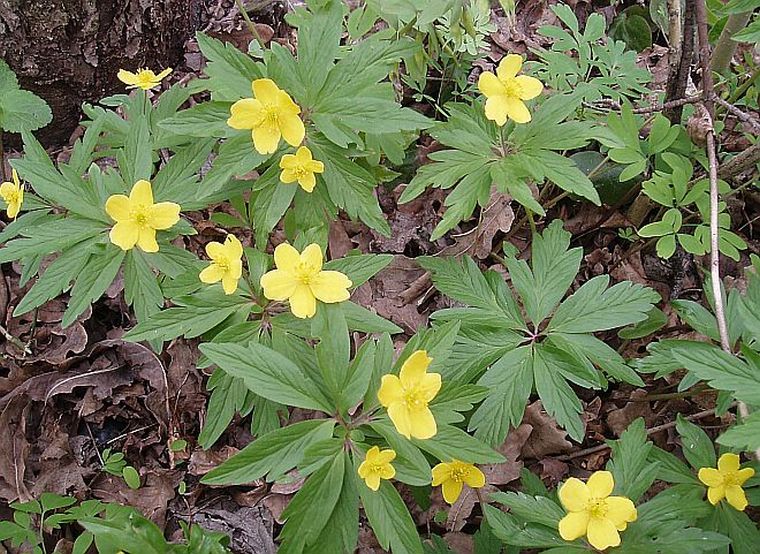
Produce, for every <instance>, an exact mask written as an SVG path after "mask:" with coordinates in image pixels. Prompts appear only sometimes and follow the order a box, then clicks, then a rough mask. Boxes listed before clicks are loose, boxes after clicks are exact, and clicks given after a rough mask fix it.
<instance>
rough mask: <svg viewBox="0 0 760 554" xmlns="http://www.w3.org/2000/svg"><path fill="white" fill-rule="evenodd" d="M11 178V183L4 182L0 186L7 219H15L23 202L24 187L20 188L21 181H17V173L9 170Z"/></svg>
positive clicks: (0, 194)
mask: <svg viewBox="0 0 760 554" xmlns="http://www.w3.org/2000/svg"><path fill="white" fill-rule="evenodd" d="M11 175H12V176H13V182H12V183H11V182H10V181H6V182H5V183H3V184H2V185H0V196H2V198H3V200H4V201H5V204H6V205H7V211H8V217H10V218H11V219H16V216H17V215H18V213H19V212H20V211H21V204H23V202H24V187H22V186H21V181H19V179H18V173H16V170H15V169H12V170H11Z"/></svg>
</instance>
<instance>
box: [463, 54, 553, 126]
mask: <svg viewBox="0 0 760 554" xmlns="http://www.w3.org/2000/svg"><path fill="white" fill-rule="evenodd" d="M521 68H522V57H521V56H519V55H517V54H508V55H507V56H504V58H503V59H502V60H501V63H499V67H498V68H497V69H496V75H494V74H493V73H491V72H490V71H484V72H483V73H481V74H480V78H479V79H478V89H480V92H482V93H483V95H484V96H485V97H486V117H487V118H488V119H490V120H491V121H495V122H496V124H497V125H500V126H501V125H504V124H505V123H506V122H507V119H511V120H512V121H514V122H515V123H527V122H528V121H530V119H531V116H530V111H528V107H527V106H526V105H525V102H523V100H530V99H531V98H535V97H536V96H538V95H539V94H541V91H543V90H544V85H542V84H541V81H539V80H538V79H536V78H535V77H528V76H527V75H518V73H519V72H520V69H521Z"/></svg>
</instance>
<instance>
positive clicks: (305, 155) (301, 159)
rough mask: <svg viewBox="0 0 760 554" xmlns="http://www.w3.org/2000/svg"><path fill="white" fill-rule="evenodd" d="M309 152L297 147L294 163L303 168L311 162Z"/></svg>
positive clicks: (302, 147) (305, 148) (306, 149)
mask: <svg viewBox="0 0 760 554" xmlns="http://www.w3.org/2000/svg"><path fill="white" fill-rule="evenodd" d="M312 159H313V158H312V155H311V150H309V148H308V147H306V146H299V147H298V150H296V161H297V162H298V165H303V166H305V165H306V164H308V163H309V162H310V161H311V160H312Z"/></svg>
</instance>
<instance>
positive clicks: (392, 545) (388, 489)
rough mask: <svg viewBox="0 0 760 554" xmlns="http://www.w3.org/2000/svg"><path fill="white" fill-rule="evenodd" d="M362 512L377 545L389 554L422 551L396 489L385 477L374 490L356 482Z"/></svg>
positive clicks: (406, 553)
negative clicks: (373, 533)
mask: <svg viewBox="0 0 760 554" xmlns="http://www.w3.org/2000/svg"><path fill="white" fill-rule="evenodd" d="M359 494H360V495H361V498H362V505H363V506H364V513H365V514H366V515H367V519H368V520H369V524H370V525H371V526H372V530H373V531H374V532H375V536H376V537H377V540H378V542H379V543H380V546H381V547H382V548H383V549H384V550H386V551H387V550H390V551H392V552H393V554H422V553H423V549H422V543H421V542H420V536H419V534H418V533H417V527H416V526H415V524H414V521H413V520H412V516H411V515H410V514H409V510H408V509H407V507H406V504H404V501H403V500H402V499H401V496H400V495H399V493H398V491H397V490H396V489H395V488H394V487H393V485H392V484H391V483H390V482H389V481H386V480H382V481H381V482H380V488H379V489H378V490H377V491H371V490H370V489H369V488H368V487H367V486H365V485H364V483H362V484H360V485H359Z"/></svg>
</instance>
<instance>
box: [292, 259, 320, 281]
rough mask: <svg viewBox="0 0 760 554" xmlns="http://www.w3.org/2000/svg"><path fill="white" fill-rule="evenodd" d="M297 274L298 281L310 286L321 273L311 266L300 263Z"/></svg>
mask: <svg viewBox="0 0 760 554" xmlns="http://www.w3.org/2000/svg"><path fill="white" fill-rule="evenodd" d="M295 273H296V279H297V280H298V281H299V282H300V283H301V284H302V285H308V284H309V283H311V281H312V280H313V279H314V277H315V276H316V275H317V274H318V273H319V272H318V271H317V270H316V268H315V267H314V266H312V265H311V264H307V263H304V262H299V263H298V265H297V266H296V271H295Z"/></svg>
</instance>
